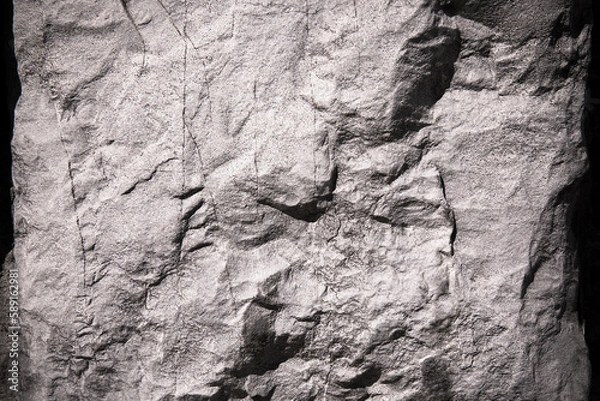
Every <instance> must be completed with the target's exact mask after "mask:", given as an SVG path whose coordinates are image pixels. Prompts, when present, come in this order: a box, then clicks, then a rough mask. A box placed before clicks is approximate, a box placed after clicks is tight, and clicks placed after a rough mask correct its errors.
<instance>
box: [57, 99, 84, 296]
mask: <svg viewBox="0 0 600 401" xmlns="http://www.w3.org/2000/svg"><path fill="white" fill-rule="evenodd" d="M54 107H55V108H56V120H57V123H58V137H59V139H60V143H61V145H62V148H63V151H64V153H65V156H66V158H67V173H68V175H69V181H70V184H71V185H70V187H71V188H70V189H71V198H72V201H73V214H74V215H75V225H76V227H77V236H78V238H79V245H80V247H81V258H82V261H83V288H86V286H87V284H86V280H85V277H86V274H87V257H86V253H85V241H84V239H83V233H82V230H81V219H80V218H79V211H78V210H77V196H76V194H75V177H74V174H73V158H72V157H71V154H70V153H69V150H68V149H67V144H66V142H65V139H64V137H63V134H62V127H61V123H60V121H61V113H60V110H59V108H58V106H57V105H55V106H54Z"/></svg>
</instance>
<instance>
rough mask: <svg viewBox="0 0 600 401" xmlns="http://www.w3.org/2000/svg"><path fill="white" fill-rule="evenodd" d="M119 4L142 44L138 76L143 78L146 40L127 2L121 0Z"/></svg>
mask: <svg viewBox="0 0 600 401" xmlns="http://www.w3.org/2000/svg"><path fill="white" fill-rule="evenodd" d="M119 2H120V3H121V7H122V8H123V11H124V12H125V15H126V16H127V19H128V20H129V22H131V25H133V28H134V29H135V31H136V32H137V34H138V36H139V38H140V40H141V42H142V66H141V67H140V71H139V73H138V75H139V76H141V75H142V74H143V72H144V68H145V67H146V40H144V37H143V36H142V33H141V32H140V28H138V25H137V24H136V22H135V20H134V19H133V16H132V15H131V11H129V7H127V0H119Z"/></svg>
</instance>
